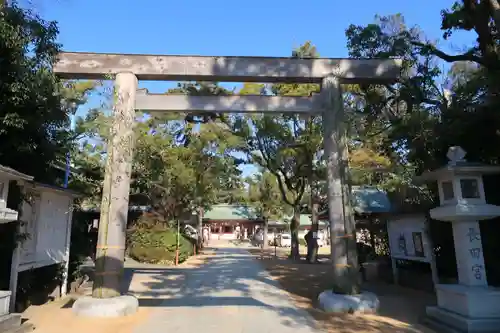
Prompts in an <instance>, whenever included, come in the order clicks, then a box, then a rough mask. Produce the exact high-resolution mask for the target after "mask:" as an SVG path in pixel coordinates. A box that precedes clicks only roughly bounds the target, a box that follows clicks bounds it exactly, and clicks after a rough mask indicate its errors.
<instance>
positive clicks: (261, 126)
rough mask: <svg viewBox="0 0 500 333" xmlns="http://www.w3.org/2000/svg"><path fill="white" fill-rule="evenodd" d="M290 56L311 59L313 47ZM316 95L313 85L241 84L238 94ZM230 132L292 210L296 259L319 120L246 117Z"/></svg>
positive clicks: (305, 46) (307, 46) (274, 116)
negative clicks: (272, 180) (274, 181)
mask: <svg viewBox="0 0 500 333" xmlns="http://www.w3.org/2000/svg"><path fill="white" fill-rule="evenodd" d="M293 56H295V57H313V56H317V54H316V49H315V47H314V46H312V44H311V43H309V42H308V43H305V44H304V45H303V46H301V47H300V48H298V49H297V50H295V51H294V52H293ZM317 91H319V86H318V85H314V84H275V85H272V86H270V87H266V86H264V85H256V84H245V85H244V86H243V88H242V89H241V90H240V91H239V94H242V95H243V94H254V93H256V92H259V93H260V94H264V93H271V94H274V95H280V96H309V95H311V94H312V93H313V92H317ZM233 129H234V131H235V133H238V135H240V136H241V137H243V138H244V142H246V146H245V147H242V150H243V151H244V152H245V153H246V155H247V157H248V158H249V162H251V163H255V164H258V165H260V166H262V167H264V168H265V169H266V170H268V171H269V172H270V173H272V174H273V175H274V176H275V177H276V179H277V182H278V188H279V190H280V192H281V198H282V200H283V202H284V203H285V204H286V205H288V206H290V207H291V208H292V209H293V219H292V222H291V224H290V231H291V236H292V247H291V253H290V256H291V257H292V258H294V259H298V258H299V257H300V255H299V239H298V228H299V224H300V213H301V208H302V207H301V203H302V201H303V198H304V194H305V193H306V189H307V179H308V177H310V174H311V172H310V170H311V167H310V166H311V161H312V160H313V157H312V156H313V155H314V154H315V153H316V152H317V151H318V150H319V147H320V145H321V125H320V122H319V119H318V118H317V117H309V118H306V119H304V118H303V117H301V116H300V115H284V114H273V115H267V114H264V115H249V116H241V117H239V118H238V119H236V120H235V121H234V122H233Z"/></svg>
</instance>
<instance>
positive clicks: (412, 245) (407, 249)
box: [387, 215, 431, 262]
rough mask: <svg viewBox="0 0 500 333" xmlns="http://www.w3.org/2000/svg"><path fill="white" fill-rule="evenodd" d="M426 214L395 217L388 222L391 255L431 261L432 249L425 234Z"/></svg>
mask: <svg viewBox="0 0 500 333" xmlns="http://www.w3.org/2000/svg"><path fill="white" fill-rule="evenodd" d="M424 228H425V216H423V215H422V216H418V215H413V216H405V217H400V218H394V219H391V220H390V221H388V223H387V232H388V234H389V246H390V249H391V256H392V257H393V258H395V259H406V260H415V261H422V262H430V261H431V251H430V247H429V243H428V241H427V236H426V235H425V229H424Z"/></svg>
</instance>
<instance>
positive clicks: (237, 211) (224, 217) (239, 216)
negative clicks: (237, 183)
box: [203, 204, 258, 221]
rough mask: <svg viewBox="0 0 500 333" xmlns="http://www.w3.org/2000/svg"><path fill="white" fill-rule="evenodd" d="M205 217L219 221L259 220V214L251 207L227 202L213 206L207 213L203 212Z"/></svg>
mask: <svg viewBox="0 0 500 333" xmlns="http://www.w3.org/2000/svg"><path fill="white" fill-rule="evenodd" d="M203 218H204V219H207V220H218V221H248V220H258V217H257V214H255V212H254V210H253V209H252V208H251V207H248V206H244V205H227V204H220V205H214V206H212V209H210V210H207V211H206V212H205V214H203Z"/></svg>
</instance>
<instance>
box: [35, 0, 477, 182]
mask: <svg viewBox="0 0 500 333" xmlns="http://www.w3.org/2000/svg"><path fill="white" fill-rule="evenodd" d="M453 2H454V0H433V1H431V0H424V1H415V0H399V1H396V0H378V1H377V0H358V1H352V2H350V1H341V0H309V1H303V0H301V1H299V0H287V1H286V0H273V1H262V0H260V1H259V0H256V1H244V2H235V1H227V0H219V1H206V0H184V1H180V0H177V1H173V0H170V1H169V0H142V1H131V0H121V1H118V0H100V1H98V0H85V1H83V0H56V1H54V0H39V1H38V2H36V4H35V8H36V10H37V11H38V12H39V13H40V14H41V15H42V17H43V18H45V19H47V20H56V21H58V23H59V29H60V35H59V41H60V42H61V43H62V45H63V49H64V50H67V51H87V52H113V53H152V54H196V55H228V56H234V55H247V56H290V55H291V51H292V49H293V48H295V47H298V46H299V45H300V44H302V43H303V42H305V41H307V40H310V41H312V42H313V44H315V45H316V47H317V48H318V51H319V53H320V55H321V56H322V57H346V56H347V50H346V38H345V35H344V31H345V29H346V28H347V27H348V26H349V24H359V25H363V24H367V23H370V22H372V21H373V17H374V15H375V14H380V15H389V14H395V13H402V14H403V15H404V17H405V19H406V22H407V24H408V25H414V24H416V25H419V26H420V28H421V29H422V30H423V31H424V32H425V33H426V35H427V36H428V37H430V38H432V39H439V38H441V31H440V30H439V28H440V24H441V20H440V10H441V9H443V8H449V7H450V6H451V4H452V3H453ZM473 38H474V36H473V35H467V34H461V35H459V36H456V37H455V38H453V39H452V43H449V42H446V43H443V45H442V47H443V48H444V49H447V50H451V51H453V50H459V49H462V48H463V47H464V46H466V45H468V44H470V43H471V41H472V40H473ZM170 85H171V84H170ZM170 85H169V84H166V83H158V82H147V83H141V86H142V87H147V88H148V89H149V90H150V91H155V92H162V91H165V90H166V89H167V88H168V87H169V86H170ZM94 102H95V101H94ZM83 113H85V109H84V108H82V109H81V110H79V114H83ZM251 171H252V170H245V173H248V172H251Z"/></svg>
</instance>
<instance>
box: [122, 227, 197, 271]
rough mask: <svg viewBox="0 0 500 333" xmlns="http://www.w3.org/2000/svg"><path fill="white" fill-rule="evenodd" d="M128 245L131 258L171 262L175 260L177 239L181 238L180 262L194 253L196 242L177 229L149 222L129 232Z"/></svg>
mask: <svg viewBox="0 0 500 333" xmlns="http://www.w3.org/2000/svg"><path fill="white" fill-rule="evenodd" d="M127 238H128V239H127V241H128V247H129V253H130V256H131V258H133V259H135V260H137V261H140V262H146V263H151V264H171V263H174V262H175V251H176V248H177V239H179V262H183V261H185V260H186V259H187V258H189V256H191V255H193V246H194V244H193V243H192V242H191V241H190V240H189V239H188V238H186V237H185V236H184V235H182V234H177V231H175V230H173V229H170V228H168V227H165V226H163V225H161V224H156V225H152V223H151V222H150V221H148V222H147V224H144V223H142V224H141V226H138V227H135V228H133V229H131V230H129V232H128V237H127Z"/></svg>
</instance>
